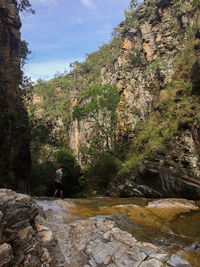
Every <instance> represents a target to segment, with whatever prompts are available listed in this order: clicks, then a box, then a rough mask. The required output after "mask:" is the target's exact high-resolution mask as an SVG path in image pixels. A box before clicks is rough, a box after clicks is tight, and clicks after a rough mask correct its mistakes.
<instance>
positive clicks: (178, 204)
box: [148, 199, 199, 210]
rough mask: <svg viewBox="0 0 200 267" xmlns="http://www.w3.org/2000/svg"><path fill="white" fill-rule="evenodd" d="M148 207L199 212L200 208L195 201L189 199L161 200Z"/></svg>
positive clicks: (151, 203)
mask: <svg viewBox="0 0 200 267" xmlns="http://www.w3.org/2000/svg"><path fill="white" fill-rule="evenodd" d="M148 207H155V208H181V209H184V208H185V209H191V210H198V209H199V207H198V206H197V205H196V204H195V201H192V200H187V199H161V200H156V201H152V202H149V203H148Z"/></svg>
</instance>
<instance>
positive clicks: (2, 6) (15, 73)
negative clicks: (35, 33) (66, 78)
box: [0, 0, 30, 192]
mask: <svg viewBox="0 0 200 267" xmlns="http://www.w3.org/2000/svg"><path fill="white" fill-rule="evenodd" d="M20 27H21V22H20V18H19V14H18V9H17V2H16V1H15V0H1V1H0V129H1V131H0V151H1V153H0V179H1V184H0V185H1V186H5V187H8V188H12V189H15V190H16V191H23V192H27V191H28V179H29V172H30V155H29V144H28V139H27V114H26V111H25V109H24V107H23V103H22V101H21V99H20V89H19V84H20V81H21V75H22V73H21V70H20Z"/></svg>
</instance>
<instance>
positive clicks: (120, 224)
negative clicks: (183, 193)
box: [0, 189, 199, 267]
mask: <svg viewBox="0 0 200 267" xmlns="http://www.w3.org/2000/svg"><path fill="white" fill-rule="evenodd" d="M91 201H92V200H91ZM37 202H38V204H39V205H40V206H38V205H37V204H36V202H35V201H34V200H32V199H31V198H30V197H29V196H27V195H23V194H17V193H15V192H14V191H11V190H8V189H0V223H1V224H0V266H1V267H11V266H12V267H13V266H16V267H18V266H19V267H21V266H23V267H45V266H46V267H74V266H76V267H97V266H109V267H122V266H126V267H128V266H135V267H136V266H141V267H149V266H153V267H165V266H166V267H178V266H187V267H190V266H193V264H192V262H194V261H192V258H191V255H192V257H193V258H194V259H195V260H196V263H195V264H199V260H198V259H197V256H198V255H199V254H198V253H199V244H198V242H196V243H194V244H193V247H192V248H191V247H190V248H189V247H188V248H184V247H176V248H171V250H170V249H167V250H166V249H165V248H164V247H163V248H162V247H160V246H157V245H154V244H152V243H150V242H142V241H138V240H137V239H136V238H135V237H134V232H137V229H136V228H137V227H139V225H137V224H136V223H134V222H133V221H132V220H130V219H129V218H127V217H126V216H124V215H107V216H105V215H104V216H103V215H99V216H96V217H92V218H88V219H85V220H77V221H73V222H71V223H69V222H67V220H69V218H70V214H69V211H70V209H69V207H70V206H71V205H72V204H73V202H71V201H70V200H67V199H65V200H59V201H58V200H54V199H47V200H45V201H40V200H37ZM168 203H169V204H170V205H171V206H170V207H172V206H173V207H181V208H183V209H188V208H189V209H198V207H196V206H195V203H193V202H189V201H186V200H181V201H178V200H165V201H157V202H151V203H149V208H151V206H152V207H156V208H158V209H159V208H161V209H162V208H163V205H164V207H165V208H166V207H168ZM42 207H43V208H42ZM126 229H131V232H132V234H131V233H128V232H127V231H126ZM144 229H145V228H144ZM151 231H152V230H151ZM146 238H148V236H146ZM194 266H195V267H196V266H199V265H194Z"/></svg>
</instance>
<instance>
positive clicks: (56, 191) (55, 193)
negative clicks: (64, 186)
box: [53, 189, 58, 197]
mask: <svg viewBox="0 0 200 267" xmlns="http://www.w3.org/2000/svg"><path fill="white" fill-rule="evenodd" d="M57 193H58V189H56V190H55V192H54V195H53V196H54V197H56V195H57Z"/></svg>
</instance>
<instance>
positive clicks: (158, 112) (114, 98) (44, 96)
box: [29, 0, 200, 195]
mask: <svg viewBox="0 0 200 267" xmlns="http://www.w3.org/2000/svg"><path fill="white" fill-rule="evenodd" d="M139 2H140V1H131V5H130V8H129V10H128V11H126V12H125V15H126V21H125V22H124V25H123V26H124V28H125V29H129V28H130V27H133V28H134V29H135V28H136V29H138V31H139V28H138V26H139V24H138V13H137V12H136V8H137V7H138V5H139ZM199 4H200V2H199V1H194V0H191V1H189V2H186V1H174V4H173V10H174V12H175V13H176V16H177V17H178V18H179V19H180V18H181V16H183V15H184V14H186V12H188V10H190V12H193V11H194V10H196V8H197V7H198V6H199ZM142 5H143V7H144V9H145V10H146V12H148V14H149V20H150V21H154V20H156V19H158V18H157V16H158V14H157V13H156V8H155V6H154V2H153V1H144V3H143V4H142ZM191 10H192V11H191ZM145 14H146V13H145ZM195 16H196V17H195V21H196V22H195V23H193V25H192V26H191V27H189V28H188V29H187V31H185V33H184V32H183V33H182V34H178V31H179V27H178V26H177V23H176V22H175V21H171V24H170V27H171V30H173V32H174V34H175V36H176V37H175V38H174V39H176V38H177V39H176V40H177V41H178V42H179V43H181V42H184V44H185V45H184V49H182V50H180V51H179V52H178V51H176V53H175V54H176V56H175V59H174V61H173V63H172V66H171V67H172V68H173V69H174V75H173V77H172V80H171V81H170V82H168V83H163V84H158V82H159V80H156V79H152V81H151V86H150V90H151V92H152V93H153V95H154V98H153V103H152V111H151V113H150V114H149V116H148V118H147V119H146V120H141V121H140V122H137V123H136V126H135V128H134V130H133V129H131V128H129V125H128V124H127V125H123V127H122V126H121V124H120V121H119V120H120V118H119V112H118V108H119V106H120V108H122V105H124V104H122V103H121V102H120V94H119V89H118V88H117V87H116V84H102V80H101V79H102V78H101V77H102V75H104V73H106V72H107V71H109V72H114V71H115V61H116V59H117V58H118V57H119V55H120V52H121V48H122V39H121V38H122V37H121V34H120V29H119V28H115V29H114V31H113V35H112V40H111V41H110V43H109V44H105V45H103V46H102V47H100V48H99V50H98V51H96V52H94V53H92V54H90V55H88V56H87V58H86V60H85V61H84V62H81V63H80V62H75V63H73V64H72V65H71V66H72V68H73V69H72V71H71V72H70V73H69V74H67V73H65V74H61V75H56V77H55V78H54V79H53V80H51V81H49V82H44V81H42V80H39V81H38V82H37V84H36V85H35V86H34V88H33V98H32V99H33V100H35V101H32V102H30V105H29V109H30V110H29V112H30V124H31V132H32V135H31V136H32V137H31V138H32V139H31V140H32V141H31V151H32V162H33V174H32V193H34V194H49V195H50V194H52V190H53V189H52V184H53V178H54V172H55V169H56V168H58V167H59V166H60V165H64V166H65V171H64V175H65V176H64V179H63V181H64V183H65V184H64V185H65V187H66V189H65V192H66V193H67V194H68V195H69V194H77V193H81V192H82V193H85V194H92V192H95V193H106V192H107V189H108V187H109V184H110V182H111V181H112V179H113V178H115V177H116V176H119V179H120V177H121V176H123V175H126V174H128V175H132V174H134V173H135V172H136V170H137V166H138V164H139V163H140V162H141V161H142V160H144V159H145V158H146V157H149V158H153V157H154V155H155V153H156V151H158V150H162V151H165V150H167V147H168V145H169V143H170V142H173V140H174V138H176V137H177V136H180V135H181V134H182V132H183V131H184V130H186V129H194V128H195V129H198V127H199V126H198V125H199V120H200V117H199V114H200V110H199V109H200V108H199V106H200V105H199V104H200V103H199V84H200V80H199V75H198V70H199V63H198V58H197V57H198V56H197V53H196V51H197V50H198V49H199V46H200V43H199V37H198V36H199V23H198V20H199V13H198V12H196V14H195ZM167 30H168V29H164V28H163V35H164V34H165V32H166V31H167ZM173 42H174V43H175V40H172V41H171V43H170V45H171V49H174V50H175V49H176V48H175V44H174V43H173ZM165 60H166V59H164V58H163V57H162V55H161V56H160V57H158V58H157V59H155V60H154V61H153V62H150V63H149V62H147V61H146V59H145V57H144V53H143V52H142V50H141V49H136V50H131V51H129V53H128V54H127V62H126V64H125V65H123V66H122V67H121V69H120V71H123V68H124V69H125V70H126V71H127V70H133V69H135V68H140V69H141V70H142V71H145V72H147V74H151V73H153V74H154V75H155V74H157V73H160V70H161V69H162V68H163V67H165V64H166V62H165ZM71 91H73V92H74V91H76V92H77V97H76V104H75V105H74V106H73V109H72V108H71V107H70V93H71ZM123 108H124V110H125V112H124V116H126V107H125V106H124V107H123ZM73 121H77V122H79V121H83V122H84V121H85V122H86V121H90V122H92V124H91V127H90V130H89V131H88V138H87V140H86V143H85V144H84V145H83V146H82V147H79V151H80V152H81V155H82V156H81V162H82V170H81V171H80V167H79V166H78V163H77V162H76V159H75V156H74V154H73V152H72V151H71V150H70V148H69V136H68V132H69V128H70V125H71V123H72V122H73ZM122 128H123V129H122ZM130 136H131V138H129V137H130ZM69 188H70V190H68V189H69ZM67 190H68V191H67Z"/></svg>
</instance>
